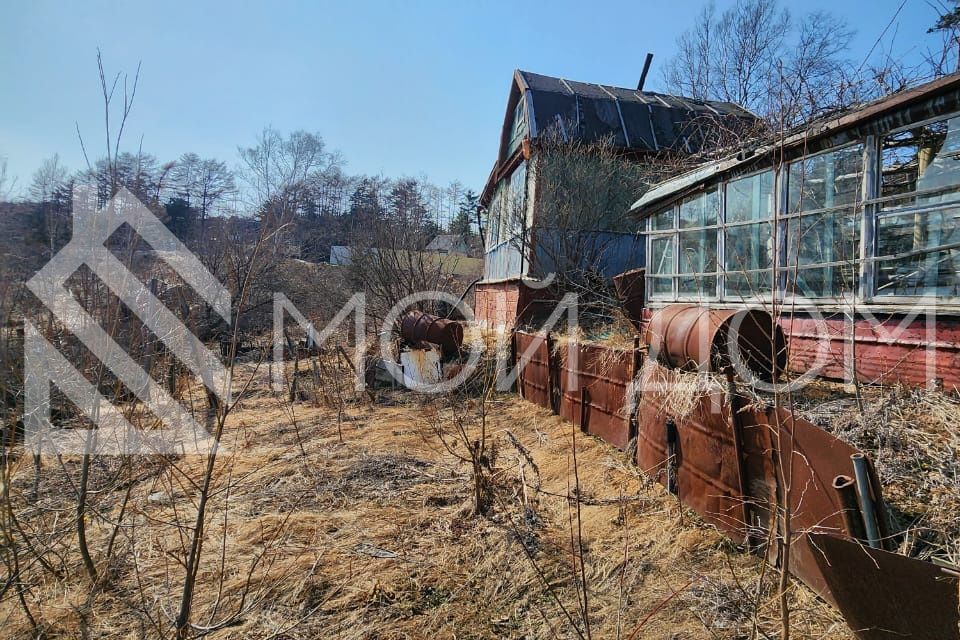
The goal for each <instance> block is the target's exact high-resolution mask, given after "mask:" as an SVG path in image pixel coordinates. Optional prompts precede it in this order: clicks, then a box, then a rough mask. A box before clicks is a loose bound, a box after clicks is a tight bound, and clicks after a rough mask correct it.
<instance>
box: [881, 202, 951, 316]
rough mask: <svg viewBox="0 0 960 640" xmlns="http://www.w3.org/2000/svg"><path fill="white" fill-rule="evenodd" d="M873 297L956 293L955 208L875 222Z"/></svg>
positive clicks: (908, 214)
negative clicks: (874, 282) (875, 281)
mask: <svg viewBox="0 0 960 640" xmlns="http://www.w3.org/2000/svg"><path fill="white" fill-rule="evenodd" d="M876 255H877V257H878V258H879V259H878V261H877V268H876V271H877V295H878V296H934V295H935V296H947V297H955V296H958V295H960V209H958V208H948V209H941V210H934V211H929V210H928V211H917V212H912V213H901V214H898V215H883V216H880V217H879V218H878V219H877V253H876Z"/></svg>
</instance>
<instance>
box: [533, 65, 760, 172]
mask: <svg viewBox="0 0 960 640" xmlns="http://www.w3.org/2000/svg"><path fill="white" fill-rule="evenodd" d="M518 73H519V75H520V77H521V79H522V80H523V82H524V83H525V84H526V85H527V88H528V89H529V96H530V99H531V100H532V102H533V109H532V112H533V114H534V118H535V120H536V123H535V124H536V131H537V132H540V133H542V132H544V131H547V130H549V129H551V128H555V127H557V126H558V122H561V121H562V124H563V129H564V132H565V135H567V136H569V137H575V138H577V139H581V140H588V141H590V140H597V139H600V138H603V137H607V136H609V137H612V139H613V141H614V144H616V145H617V146H618V147H622V148H627V149H637V150H645V151H658V150H663V149H677V150H680V151H684V152H687V153H691V152H695V151H697V150H699V147H700V145H701V143H702V140H701V139H700V136H699V135H698V132H697V129H698V128H697V126H696V124H697V121H698V120H699V121H701V122H702V121H703V120H704V119H705V118H710V119H715V118H717V117H718V116H719V117H734V118H743V119H748V120H755V119H756V116H754V115H753V114H752V113H750V112H749V111H747V110H746V109H743V108H742V107H739V106H737V105H735V104H732V103H729V102H707V101H703V100H694V99H691V98H681V97H678V96H671V95H666V94H660V93H654V92H651V91H635V90H633V89H626V88H623V87H613V86H608V85H599V84H593V83H587V82H577V81H574V80H566V79H564V78H554V77H551V76H544V75H540V74H538V73H532V72H530V71H519V72H518Z"/></svg>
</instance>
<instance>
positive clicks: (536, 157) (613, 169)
mask: <svg viewBox="0 0 960 640" xmlns="http://www.w3.org/2000/svg"><path fill="white" fill-rule="evenodd" d="M647 62H648V65H649V58H648V61H647ZM642 82H643V81H642V79H641V83H640V85H639V87H638V89H636V90H634V89H625V88H619V87H612V86H606V85H599V84H590V83H584V82H574V81H570V80H565V79H562V78H553V77H549V76H543V75H539V74H535V73H530V72H528V71H519V70H518V71H515V72H514V74H513V79H512V82H511V85H510V92H509V96H508V99H507V108H506V113H505V115H504V121H503V128H502V130H501V134H500V147H499V154H498V156H497V160H496V162H495V163H494V167H493V170H492V172H491V174H490V177H489V179H488V181H487V183H486V186H485V188H484V190H483V192H482V194H481V198H480V205H481V206H482V207H485V208H486V210H487V220H488V222H487V228H486V237H485V259H484V273H483V280H482V282H480V283H479V284H478V285H477V288H476V311H477V319H478V321H479V322H480V323H481V324H484V325H487V326H492V325H508V324H513V323H514V321H515V320H516V319H517V318H518V317H519V316H522V315H523V314H524V313H525V311H526V310H528V309H530V308H531V305H533V304H534V303H535V302H536V299H537V298H539V297H543V296H545V295H546V294H545V293H543V292H542V291H541V290H540V289H539V288H537V286H536V284H537V283H538V282H540V281H542V280H543V279H544V278H545V277H546V276H547V275H548V274H550V273H558V274H563V275H565V276H569V274H570V273H571V272H572V271H575V270H583V271H588V272H589V274H588V275H589V277H592V278H605V279H609V278H610V277H612V276H613V275H615V274H617V273H619V272H621V271H624V270H626V269H629V268H632V267H637V266H641V265H642V264H643V259H644V250H645V245H644V241H643V238H642V236H641V235H638V234H637V230H636V225H635V220H633V219H631V218H630V217H629V216H627V215H626V211H627V210H628V209H629V207H630V205H631V204H632V203H633V201H634V200H636V197H637V196H638V195H639V194H640V193H642V192H643V191H644V189H645V188H646V187H648V186H649V185H651V184H654V183H655V182H659V181H661V180H662V179H663V178H664V177H666V176H667V175H669V174H670V171H669V169H670V167H675V166H677V163H678V162H679V161H681V159H684V158H690V157H694V156H697V155H698V154H700V153H701V152H703V151H705V150H708V149H710V150H713V149H715V148H718V146H719V145H721V144H722V142H721V141H722V138H723V135H724V134H725V133H728V132H731V131H737V130H743V129H744V128H752V127H756V126H757V123H758V121H757V119H756V118H755V116H753V115H752V114H751V113H749V112H747V111H745V110H744V109H742V108H740V107H738V106H736V105H734V104H730V103H725V102H723V103H718V102H703V101H698V100H691V99H688V98H680V97H675V96H670V95H664V94H659V93H652V92H648V91H642V90H641V89H642ZM675 172H676V171H674V173H675ZM553 295H556V292H554V293H553Z"/></svg>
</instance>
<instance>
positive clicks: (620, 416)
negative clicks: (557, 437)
mask: <svg viewBox="0 0 960 640" xmlns="http://www.w3.org/2000/svg"><path fill="white" fill-rule="evenodd" d="M574 349H575V350H577V351H576V356H577V360H576V367H573V366H572V364H571V363H572V362H573V361H572V359H571V355H572V353H573V350H574ZM558 355H559V357H558V358H557V360H559V364H558V365H557V374H556V377H555V378H554V379H555V380H557V384H558V385H559V389H560V415H561V416H563V417H564V418H566V419H567V420H569V421H571V422H573V423H574V424H576V425H579V426H580V428H581V429H583V430H584V431H586V432H587V433H589V434H591V435H595V436H597V437H598V438H601V439H603V440H604V441H605V442H608V443H610V444H612V445H613V446H615V447H617V448H618V449H626V448H627V446H628V445H629V443H630V436H631V434H630V416H629V415H628V411H627V387H628V386H629V384H630V382H631V381H632V380H633V373H634V352H633V351H632V350H631V351H625V350H622V349H612V348H609V347H604V346H601V345H596V344H584V343H575V342H568V343H567V344H566V345H563V346H561V347H560V349H559V354H558ZM583 389H585V390H586V393H587V399H588V400H587V405H588V406H587V408H586V410H584V408H583V403H582V402H581V399H582V393H581V390H583ZM582 419H586V425H584V424H581V421H582Z"/></svg>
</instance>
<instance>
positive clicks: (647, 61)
mask: <svg viewBox="0 0 960 640" xmlns="http://www.w3.org/2000/svg"><path fill="white" fill-rule="evenodd" d="M651 62H653V54H652V53H648V54H647V57H646V59H645V60H644V61H643V71H641V72H640V82H638V83H637V91H643V85H645V84H646V83H647V73H649V72H650V63H651Z"/></svg>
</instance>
